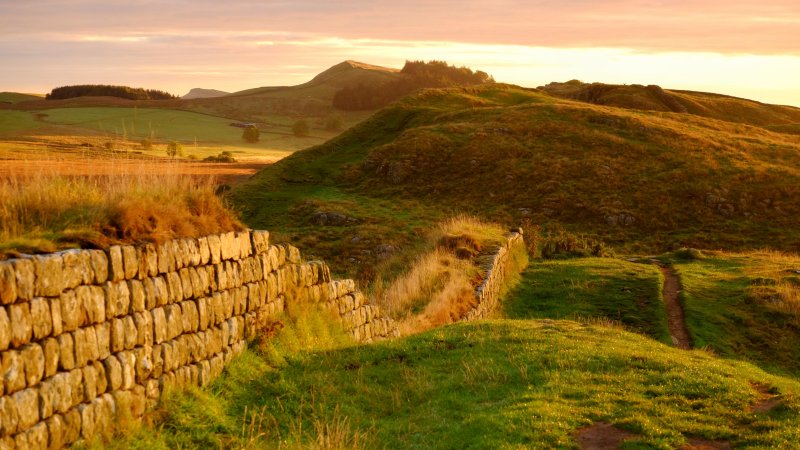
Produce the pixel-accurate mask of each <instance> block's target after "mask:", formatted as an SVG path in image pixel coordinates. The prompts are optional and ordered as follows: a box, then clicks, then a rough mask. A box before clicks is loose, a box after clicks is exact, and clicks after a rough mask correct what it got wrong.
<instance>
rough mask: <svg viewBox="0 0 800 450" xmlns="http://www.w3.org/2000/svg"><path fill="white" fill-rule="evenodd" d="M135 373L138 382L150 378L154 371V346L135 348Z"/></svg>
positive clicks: (140, 382)
mask: <svg viewBox="0 0 800 450" xmlns="http://www.w3.org/2000/svg"><path fill="white" fill-rule="evenodd" d="M133 356H134V361H135V363H136V365H135V367H134V375H135V380H136V383H138V384H142V383H144V382H145V381H147V379H148V378H150V374H151V373H152V372H153V350H152V347H137V348H136V349H134V350H133Z"/></svg>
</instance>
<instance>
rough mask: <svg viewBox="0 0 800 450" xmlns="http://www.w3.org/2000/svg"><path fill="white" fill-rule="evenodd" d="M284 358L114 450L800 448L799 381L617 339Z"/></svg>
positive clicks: (421, 345)
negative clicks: (606, 443)
mask: <svg viewBox="0 0 800 450" xmlns="http://www.w3.org/2000/svg"><path fill="white" fill-rule="evenodd" d="M284 359H285V364H284V365H282V367H281V368H279V369H275V368H273V367H272V366H270V364H268V363H267V362H266V358H265V357H263V356H260V355H259V354H257V353H256V352H253V351H248V352H247V353H245V354H244V355H243V356H242V357H241V358H239V359H238V360H236V361H235V362H234V363H233V364H232V365H230V366H229V367H228V368H227V369H226V373H225V375H223V377H222V378H220V379H219V380H217V381H216V382H214V383H213V384H212V385H211V386H210V387H209V388H207V389H205V390H192V391H190V392H189V393H187V394H183V395H175V396H172V397H170V399H169V400H168V401H167V402H166V406H165V410H164V411H163V412H161V413H160V417H162V418H163V419H164V421H163V422H161V423H160V425H157V426H156V427H155V429H147V428H144V429H140V430H138V431H134V432H132V433H130V434H129V435H128V436H127V437H126V438H124V439H122V440H117V441H114V442H112V444H111V445H110V446H109V447H110V448H196V447H211V448H216V447H227V448H310V447H313V448H577V443H576V441H575V438H574V436H573V433H575V431H576V430H578V429H579V428H581V427H584V426H587V425H590V424H591V423H593V422H595V421H606V422H611V423H613V424H615V425H616V426H617V427H619V428H622V429H624V430H627V431H629V432H632V433H635V434H636V436H635V437H634V438H633V439H632V441H631V442H628V443H625V444H624V446H623V448H628V449H634V448H664V449H666V448H677V447H679V446H680V445H683V444H685V443H686V441H687V438H688V437H701V438H705V439H710V440H728V441H730V442H731V444H732V445H733V446H734V447H736V448H738V447H749V448H767V447H769V448H789V447H792V446H794V445H795V444H796V442H797V441H798V439H800V431H799V430H800V414H798V413H799V412H800V398H798V395H799V394H800V384H798V383H797V382H796V381H792V380H789V379H786V378H781V377H777V376H773V375H769V374H767V373H765V372H763V371H761V370H760V369H757V368H755V367H753V366H752V365H749V364H744V363H738V362H731V361H725V360H721V359H717V358H714V357H712V356H710V355H709V354H707V353H705V352H702V351H679V350H676V349H673V348H670V347H667V346H665V345H663V344H659V343H656V342H654V341H652V340H650V339H647V338H644V337H642V336H640V335H637V334H632V333H628V332H624V331H621V330H620V329H618V328H608V327H603V326H596V325H581V324H578V323H575V322H560V321H558V322H557V321H493V322H484V323H471V324H458V325H454V326H448V327H444V328H440V329H436V330H433V331H430V332H427V333H424V334H420V335H417V336H413V337H409V338H404V339H400V340H397V341H393V342H386V343H380V344H376V345H370V346H353V347H334V348H329V349H328V350H322V351H298V352H293V353H291V352H290V353H287V354H285V356H284ZM752 382H758V383H763V384H766V385H769V386H772V387H774V389H776V390H777V391H778V392H779V393H780V394H781V395H782V398H783V402H782V404H781V405H780V406H778V407H777V408H776V409H774V410H772V411H770V412H768V413H760V414H755V413H750V412H748V406H749V405H750V404H752V403H753V402H754V401H755V400H756V399H757V393H756V392H755V391H754V390H753V388H752V387H751V383H752ZM245 408H247V409H245ZM245 411H247V412H248V413H247V416H246V415H245ZM253 412H255V414H254V415H255V416H256V420H255V425H256V426H254V427H252V428H251V427H249V426H248V424H249V423H250V422H251V418H252V415H251V414H252V413H253ZM245 418H246V419H247V420H245ZM320 443H328V445H327V446H325V445H320Z"/></svg>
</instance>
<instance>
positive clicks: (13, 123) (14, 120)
mask: <svg viewBox="0 0 800 450" xmlns="http://www.w3.org/2000/svg"><path fill="white" fill-rule="evenodd" d="M39 126H40V124H39V123H38V122H37V121H36V119H34V117H33V114H32V113H29V112H25V111H10V110H4V109H0V137H3V136H8V135H13V134H16V133H21V132H24V131H28V130H33V129H35V128H37V127H39Z"/></svg>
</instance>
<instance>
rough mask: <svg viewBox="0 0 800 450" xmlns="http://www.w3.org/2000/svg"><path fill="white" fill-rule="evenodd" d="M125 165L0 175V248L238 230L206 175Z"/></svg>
mask: <svg viewBox="0 0 800 450" xmlns="http://www.w3.org/2000/svg"><path fill="white" fill-rule="evenodd" d="M126 167H127V168H128V169H129V171H125V170H120V171H118V172H116V173H113V174H106V175H97V176H65V175H60V174H57V173H48V172H47V171H45V170H43V171H40V172H38V173H30V172H29V173H24V174H10V175H7V176H5V177H3V178H0V249H2V250H3V251H5V252H6V253H11V254H13V251H15V250H18V251H25V252H36V251H53V250H55V249H58V248H62V247H70V246H75V245H82V246H87V245H88V246H102V245H108V244H109V243H112V242H143V241H153V242H159V241H163V240H166V239H171V238H174V237H190V236H200V235H205V234H210V233H215V232H221V231H227V230H232V229H241V227H242V225H241V224H240V223H239V221H238V220H237V219H236V217H235V215H234V214H233V213H232V211H230V210H229V209H228V208H227V207H226V206H225V205H224V203H223V201H222V200H221V199H220V198H219V197H217V196H216V195H215V193H214V191H215V189H216V186H215V184H214V181H213V179H211V178H209V177H192V176H188V175H180V174H170V173H168V172H166V173H165V172H161V173H158V174H150V173H149V171H148V170H147V166H146V165H139V166H137V165H128V166H126Z"/></svg>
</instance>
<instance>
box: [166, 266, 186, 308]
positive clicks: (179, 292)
mask: <svg viewBox="0 0 800 450" xmlns="http://www.w3.org/2000/svg"><path fill="white" fill-rule="evenodd" d="M166 278H167V287H168V288H169V303H176V302H179V301H182V300H183V284H182V283H181V276H180V275H179V274H178V272H170V273H168V274H167V277H166Z"/></svg>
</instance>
